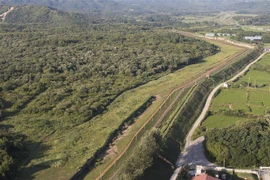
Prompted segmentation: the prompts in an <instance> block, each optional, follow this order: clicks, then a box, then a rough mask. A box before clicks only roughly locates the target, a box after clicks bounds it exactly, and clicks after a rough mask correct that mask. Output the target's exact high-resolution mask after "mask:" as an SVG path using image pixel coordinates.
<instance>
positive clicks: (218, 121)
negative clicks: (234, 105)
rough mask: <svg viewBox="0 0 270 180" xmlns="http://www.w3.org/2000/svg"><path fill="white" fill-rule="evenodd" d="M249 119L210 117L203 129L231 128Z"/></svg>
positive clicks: (221, 116)
mask: <svg viewBox="0 0 270 180" xmlns="http://www.w3.org/2000/svg"><path fill="white" fill-rule="evenodd" d="M248 120H249V119H248V118H239V117H228V116H223V115H213V116H209V117H208V119H207V121H205V122H204V123H203V127H207V128H209V129H211V128H219V127H229V126H231V125H234V124H236V123H239V122H244V121H248Z"/></svg>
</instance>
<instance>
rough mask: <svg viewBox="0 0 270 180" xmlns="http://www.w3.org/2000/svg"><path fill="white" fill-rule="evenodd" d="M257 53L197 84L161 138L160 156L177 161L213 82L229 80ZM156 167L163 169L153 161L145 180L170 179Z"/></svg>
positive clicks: (253, 52)
mask: <svg viewBox="0 0 270 180" xmlns="http://www.w3.org/2000/svg"><path fill="white" fill-rule="evenodd" d="M259 53H260V50H254V51H252V52H250V53H249V54H248V55H247V56H246V57H242V58H239V59H238V60H236V61H234V63H233V64H232V65H231V66H228V67H226V68H224V69H222V70H220V71H219V72H218V73H216V74H213V75H212V76H211V78H210V79H206V80H204V81H202V82H201V83H199V84H198V86H197V87H195V88H194V91H193V93H192V94H191V96H190V97H189V98H188V100H187V101H186V102H185V104H184V106H183V108H182V109H181V112H179V113H178V114H177V116H176V119H175V121H173V124H172V126H171V127H170V130H169V131H168V133H167V134H165V135H162V137H164V138H163V139H162V142H163V144H164V146H163V147H162V151H161V155H162V156H163V157H165V158H166V159H167V160H169V161H170V162H174V161H175V160H176V159H177V157H178V155H179V153H180V149H181V148H182V147H183V144H184V139H185V136H186V134H187V133H188V131H189V129H190V128H191V126H192V124H193V123H194V121H195V120H196V118H197V117H198V116H199V114H200V112H201V109H202V108H203V106H204V102H205V100H206V98H207V94H208V93H210V92H211V90H212V88H213V87H214V86H215V84H214V83H213V81H214V82H216V83H218V82H221V81H222V80H223V78H224V75H225V76H226V77H227V78H229V77H230V76H231V75H232V74H234V73H235V72H237V71H238V69H241V68H242V67H243V66H244V64H247V63H248V62H250V61H252V60H253V59H254V58H256V57H258V55H259ZM231 67H234V68H231ZM158 166H161V167H163V166H164V165H162V163H161V162H160V161H155V162H154V165H153V166H152V168H149V169H148V170H147V171H146V172H145V177H146V179H151V178H154V179H164V178H169V177H170V175H169V176H167V177H166V172H165V173H162V172H159V171H158V170H159V168H158ZM167 168H168V165H167ZM168 169H169V168H168ZM157 171H158V172H157Z"/></svg>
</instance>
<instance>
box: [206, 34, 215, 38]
mask: <svg viewBox="0 0 270 180" xmlns="http://www.w3.org/2000/svg"><path fill="white" fill-rule="evenodd" d="M205 37H215V33H206V34H205Z"/></svg>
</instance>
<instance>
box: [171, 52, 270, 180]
mask: <svg viewBox="0 0 270 180" xmlns="http://www.w3.org/2000/svg"><path fill="white" fill-rule="evenodd" d="M266 53H268V52H264V53H263V54H261V55H260V56H259V57H258V58H257V59H256V60H254V61H253V62H251V63H250V64H248V65H247V66H246V67H245V68H244V69H243V70H242V71H241V72H239V73H238V74H236V75H235V76H234V77H233V78H231V79H230V80H228V82H232V81H234V80H236V79H237V78H238V77H240V76H242V75H243V74H244V73H245V72H246V71H247V70H248V69H249V68H250V66H251V65H253V64H254V63H256V62H257V61H259V60H260V59H261V58H262V57H263V56H264V55H265V54H266ZM224 83H226V82H223V83H221V84H219V85H218V86H216V87H215V88H214V89H213V91H212V92H211V93H210V95H209V96H208V98H207V101H206V103H205V105H204V108H203V110H202V112H201V114H200V116H199V117H198V118H197V120H196V122H195V123H194V124H193V126H192V128H191V130H190V131H189V133H188V135H187V137H186V144H185V148H184V151H183V152H182V153H181V154H180V155H179V157H178V159H177V162H176V165H177V167H178V168H177V169H176V170H175V171H174V173H173V175H172V177H171V180H176V178H177V176H178V174H179V172H180V170H181V168H180V167H181V166H182V165H184V164H189V163H197V164H200V163H201V165H205V164H209V162H208V161H207V160H206V158H205V157H204V155H202V156H199V157H198V158H194V157H196V156H197V155H198V154H203V149H202V148H199V147H200V146H198V147H197V148H196V146H195V150H193V151H191V150H190V149H194V144H196V143H197V144H198V143H199V142H201V143H202V141H203V140H204V137H200V138H198V139H196V140H195V141H192V139H191V137H192V135H193V134H194V132H195V130H196V129H197V128H198V126H199V125H200V124H201V122H202V121H203V119H204V117H205V115H206V113H207V111H208V109H209V107H210V104H211V101H212V99H213V97H214V96H215V93H216V92H217V90H218V89H219V88H221V87H222V86H223V85H224ZM197 141H199V142H197ZM198 162H199V163H198Z"/></svg>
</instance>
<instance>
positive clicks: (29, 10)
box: [5, 5, 88, 25]
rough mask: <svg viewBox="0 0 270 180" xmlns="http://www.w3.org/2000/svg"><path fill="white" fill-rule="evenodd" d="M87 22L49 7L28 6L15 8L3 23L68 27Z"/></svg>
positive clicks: (85, 18) (80, 16)
mask: <svg viewBox="0 0 270 180" xmlns="http://www.w3.org/2000/svg"><path fill="white" fill-rule="evenodd" d="M87 20H88V19H87V17H86V16H84V15H81V14H75V13H67V12H62V11H58V10H56V9H53V8H50V7H40V6H29V5H28V6H19V7H16V8H15V9H14V10H13V11H11V12H10V13H8V15H7V16H6V19H5V23H14V24H29V23H34V24H44V23H50V24H51V25H53V24H54V25H70V24H75V23H79V22H86V21H87Z"/></svg>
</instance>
